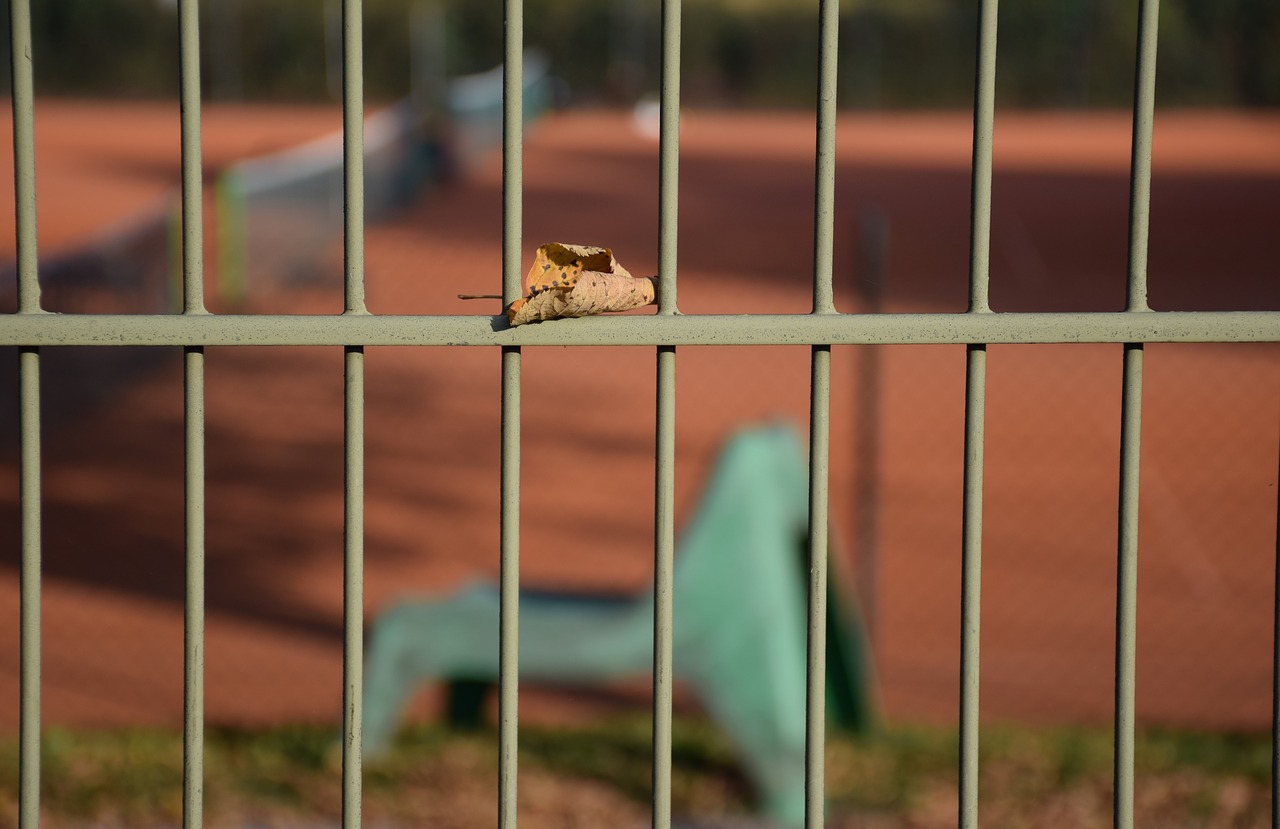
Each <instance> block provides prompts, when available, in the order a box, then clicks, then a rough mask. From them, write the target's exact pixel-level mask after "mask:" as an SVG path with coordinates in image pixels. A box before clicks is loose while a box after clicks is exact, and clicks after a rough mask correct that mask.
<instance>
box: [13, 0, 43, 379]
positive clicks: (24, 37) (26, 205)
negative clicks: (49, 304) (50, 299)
mask: <svg viewBox="0 0 1280 829" xmlns="http://www.w3.org/2000/svg"><path fill="white" fill-rule="evenodd" d="M9 56H10V71H11V72H12V80H13V190H14V201H15V208H16V212H17V224H16V233H17V255H18V256H17V258H18V263H17V264H18V311H19V312H20V313H27V314H34V313H39V311H40V281H39V278H38V276H37V268H36V138H35V106H34V99H35V93H34V91H33V84H34V80H33V75H34V71H33V67H32V58H31V4H30V0H10V2H9ZM34 353H35V352H33V354H34Z"/></svg>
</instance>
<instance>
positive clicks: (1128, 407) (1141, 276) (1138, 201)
mask: <svg viewBox="0 0 1280 829" xmlns="http://www.w3.org/2000/svg"><path fill="white" fill-rule="evenodd" d="M1159 11H1160V4H1159V2H1158V0H1140V2H1139V6H1138V48H1137V72H1136V76H1135V79H1134V94H1133V145H1132V156H1131V162H1130V173H1129V269H1128V280H1127V285H1126V295H1127V296H1126V310H1128V311H1132V312H1135V313H1142V312H1145V311H1149V310H1150V307H1149V306H1148V305H1147V243H1148V228H1149V218H1150V207H1151V133H1152V128H1153V124H1154V111H1155V86H1156V35H1157V32H1158V21H1159ZM1142 368H1143V348H1142V344H1141V343H1127V344H1126V345H1125V347H1124V379H1123V384H1124V392H1123V398H1122V402H1121V413H1120V419H1121V423H1120V498H1119V515H1118V524H1119V532H1118V535H1119V538H1118V542H1117V547H1118V549H1117V562H1116V570H1117V574H1116V581H1117V584H1116V697H1115V792H1114V798H1115V800H1114V804H1113V815H1114V824H1115V826H1116V827H1117V829H1131V828H1132V826H1133V762H1134V709H1135V700H1136V693H1137V691H1136V685H1137V664H1136V660H1137V639H1138V631H1137V628H1138V607H1137V604H1138V498H1139V494H1138V493H1139V486H1140V473H1139V462H1140V458H1141V437H1142Z"/></svg>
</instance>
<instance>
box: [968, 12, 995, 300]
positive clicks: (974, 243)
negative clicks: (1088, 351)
mask: <svg viewBox="0 0 1280 829" xmlns="http://www.w3.org/2000/svg"><path fill="white" fill-rule="evenodd" d="M998 7H999V3H998V2H997V0H980V3H979V8H978V65H977V70H976V73H975V74H976V77H975V79H974V103H973V169H972V179H971V191H970V207H969V310H970V311H972V312H978V313H981V312H984V311H990V310H991V304H990V300H989V299H988V295H989V293H990V291H989V276H990V262H991V157H992V144H993V142H994V137H995V109H996V31H997V25H996V24H997V19H998V16H999V8H998Z"/></svg>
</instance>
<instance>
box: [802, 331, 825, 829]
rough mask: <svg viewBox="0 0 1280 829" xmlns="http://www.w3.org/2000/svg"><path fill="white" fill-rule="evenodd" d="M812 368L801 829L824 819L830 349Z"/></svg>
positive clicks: (815, 354)
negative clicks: (803, 771)
mask: <svg viewBox="0 0 1280 829" xmlns="http://www.w3.org/2000/svg"><path fill="white" fill-rule="evenodd" d="M811 363H812V366H811V367H812V375H811V378H810V400H809V538H808V561H809V594H808V609H807V614H806V618H807V625H808V637H807V642H808V644H807V647H806V662H807V664H806V671H805V753H804V769H805V774H804V781H805V783H804V805H805V809H804V825H805V829H821V827H822V826H823V825H824V822H825V818H826V815H825V804H826V792H825V789H826V771H825V767H826V764H825V756H824V755H825V753H826V724H827V706H826V700H827V563H828V562H827V558H828V550H827V539H828V533H827V523H828V522H827V508H828V503H829V501H828V492H827V482H828V479H829V459H830V446H831V439H830V435H831V421H830V414H831V346H829V345H815V346H813V350H812V358H811Z"/></svg>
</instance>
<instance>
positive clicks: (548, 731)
mask: <svg viewBox="0 0 1280 829" xmlns="http://www.w3.org/2000/svg"><path fill="white" fill-rule="evenodd" d="M1270 745H1271V744H1270V737H1269V735H1265V734H1258V735H1236V734H1204V733H1189V732H1181V731H1169V730H1160V731H1144V732H1141V733H1139V735H1138V736H1137V742H1136V755H1135V756H1136V763H1135V765H1136V774H1137V778H1138V781H1139V791H1138V797H1137V800H1138V802H1139V811H1140V813H1141V812H1142V810H1143V809H1146V810H1147V811H1148V813H1149V814H1150V815H1151V818H1150V819H1151V820H1154V821H1155V822H1156V824H1159V825H1168V826H1202V825H1211V824H1214V825H1217V824H1216V823H1215V822H1221V820H1222V817H1223V815H1224V813H1225V814H1227V815H1228V817H1231V818H1232V821H1233V822H1230V823H1229V824H1222V825H1253V823H1252V822H1251V820H1252V817H1253V816H1255V815H1256V816H1258V817H1259V819H1260V820H1261V819H1262V818H1261V816H1262V815H1264V814H1265V809H1266V804H1267V803H1269V788H1268V786H1269V779H1270V758H1271V753H1270V751H1271V749H1270ZM672 748H673V757H672V760H673V795H672V796H673V806H674V808H675V810H676V811H677V813H680V812H699V813H709V812H710V813H745V812H749V811H750V810H751V808H752V804H751V790H750V787H749V785H748V782H747V780H746V778H745V777H744V776H743V774H742V771H741V769H740V767H739V766H738V763H737V759H736V754H735V752H734V749H733V746H732V744H731V743H730V741H729V740H728V738H727V737H726V736H725V735H724V734H723V733H721V732H720V731H719V730H717V729H716V728H715V727H714V726H712V725H711V724H710V723H709V722H707V721H706V720H702V719H690V718H678V719H677V721H676V723H675V729H674V734H673V747H672ZM957 752H958V743H957V738H956V734H955V732H954V730H950V729H943V728H934V727H924V726H892V727H886V728H884V729H882V730H881V731H879V732H878V733H877V734H875V735H874V736H872V737H870V738H866V739H861V740H855V739H852V738H850V737H847V736H843V735H839V734H832V735H831V736H830V737H829V740H828V757H827V770H826V782H827V791H828V796H829V799H830V802H831V807H832V821H831V823H832V825H834V826H840V825H842V823H843V822H844V821H845V820H855V819H865V817H866V816H867V815H877V816H879V817H878V818H877V819H880V820H883V821H887V822H885V823H884V824H883V825H887V826H893V825H899V822H900V823H901V824H902V825H906V824H907V823H912V821H914V823H912V825H932V824H931V823H929V822H928V820H927V819H926V818H925V817H921V816H922V815H924V816H927V815H928V814H931V813H932V812H934V811H941V812H946V810H947V806H946V804H947V802H954V797H955V787H956V758H957ZM17 757H18V749H17V740H16V736H13V735H10V736H8V737H6V738H3V739H0V827H9V826H14V825H15V824H16V813H17V809H16V803H17V800H18V759H17ZM650 763H651V748H650V723H649V720H648V717H647V716H645V715H643V714H636V715H628V716H623V717H618V718H613V719H609V720H604V721H599V722H592V723H588V724H584V725H581V726H576V727H568V728H566V727H556V728H551V727H544V726H539V725H534V724H522V726H521V729H520V769H521V798H522V801H521V802H522V806H521V808H522V823H523V824H528V825H532V826H538V825H562V823H563V821H562V822H561V823H557V818H556V817H555V814H556V809H558V808H561V806H562V805H563V808H565V809H572V808H574V807H573V805H572V803H571V802H570V801H573V800H574V798H575V796H576V795H574V794H573V793H575V792H578V791H585V790H590V791H593V792H596V793H597V795H598V797H597V800H598V801H599V802H600V803H604V804H613V805H610V806H599V807H598V808H618V809H626V808H634V809H635V810H636V811H637V813H638V814H642V813H643V811H644V809H645V805H646V804H647V802H648V798H649V788H650V774H651V771H650ZM1111 764H1112V744H1111V734H1110V731H1109V730H1108V729H1099V728H1049V729H1040V728H1037V729H1031V728H1018V727H1010V726H1001V727H992V728H987V729H985V730H984V732H983V737H982V742H981V770H982V771H981V781H980V786H981V798H980V799H981V803H982V808H983V812H984V816H986V817H984V819H987V817H990V818H991V819H995V817H996V816H1001V819H1000V820H999V821H997V823H998V825H1002V826H1003V825H1008V826H1018V825H1048V824H1046V823H1044V822H1043V821H1044V820H1046V819H1047V818H1046V817H1045V815H1046V814H1049V813H1048V812H1045V809H1048V808H1050V807H1052V806H1053V804H1067V805H1064V806H1061V808H1064V809H1065V808H1067V806H1070V808H1071V809H1074V810H1075V811H1071V812H1070V814H1077V815H1083V814H1086V813H1088V814H1092V813H1093V812H1099V813H1102V812H1107V811H1108V810H1109V803H1110V785H1111V775H1112V765H1111ZM497 765H498V760H497V734H496V732H495V731H494V730H493V729H491V728H489V729H482V730H480V731H477V732H466V733H460V732H453V731H450V730H448V729H446V728H445V727H443V726H438V725H417V726H413V727H410V728H407V729H405V730H404V731H403V732H402V733H401V735H400V737H399V739H398V740H397V742H396V744H395V746H394V747H393V749H392V750H391V751H390V753H389V754H388V756H387V757H385V758H382V759H379V760H378V761H377V762H369V763H367V764H366V766H365V785H364V803H365V814H366V816H367V817H368V818H379V819H382V820H385V821H389V822H390V823H391V824H392V825H400V824H404V825H408V824H416V823H421V822H423V821H425V820H427V819H429V818H430V817H431V815H434V814H436V813H438V812H440V811H441V810H443V811H445V812H447V811H448V810H449V809H454V808H455V807H459V806H461V805H469V806H470V807H471V808H473V809H474V808H475V807H476V801H480V802H481V805H482V806H484V804H485V803H486V802H488V801H491V800H492V799H493V798H494V797H495V796H496V788H495V787H496V781H497ZM341 767H342V759H341V749H340V741H339V739H338V733H337V730H336V729H335V728H332V727H322V726H308V725H292V726H284V727H279V728H272V729H264V730H243V729H225V728H210V729H209V730H208V733H207V735H206V751H205V785H204V791H205V815H206V822H207V823H208V824H209V825H211V826H235V825H245V824H246V823H248V822H255V823H266V824H269V825H290V824H310V825H315V824H316V823H317V822H336V821H337V819H338V817H339V815H340V812H341V797H340V791H341ZM41 780H42V787H43V812H44V820H45V823H46V825H47V826H49V827H58V826H82V825H86V824H92V825H95V826H104V827H105V826H130V827H147V826H173V825H177V824H179V823H180V822H181V814H182V735H181V734H180V733H176V732H173V731H165V730H152V729H119V730H109V731H101V730H87V729H65V728H50V729H48V730H47V731H46V732H45V735H44V752H43V768H42V776H41ZM549 781H559V782H555V783H554V784H553V783H552V782H549ZM565 781H567V782H565ZM556 786H559V787H560V788H555V787H556ZM548 787H552V788H551V789H548ZM552 789H554V793H553V795H548V796H546V797H544V798H543V800H544V801H548V802H549V805H544V806H542V807H538V808H536V809H533V812H534V816H533V818H531V819H530V820H527V821H526V820H525V819H524V813H523V810H524V808H525V807H524V802H525V798H526V797H531V798H536V797H537V796H538V792H539V791H540V790H544V791H552ZM453 801H457V803H454V802H453ZM559 801H564V803H563V804H561V803H560V802H559ZM489 805H491V804H489ZM1055 808H1056V807H1055ZM539 809H541V811H539ZM1082 810H1083V811H1082ZM1090 810H1092V811H1090ZM1053 814H1057V813H1056V812H1053ZM953 815H954V813H952V819H953ZM842 816H844V817H843V818H842ZM859 816H860V817H859ZM1079 820H1083V821H1085V823H1086V824H1087V825H1093V824H1090V823H1088V821H1087V820H1086V819H1085V818H1079ZM1038 822H1039V823H1038ZM1104 823H1105V821H1103V823H1099V824H1098V825H1103V824H1104ZM563 825H569V824H563ZM575 825H576V824H575ZM875 825H881V823H876V824H875ZM993 825H996V824H993Z"/></svg>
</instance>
